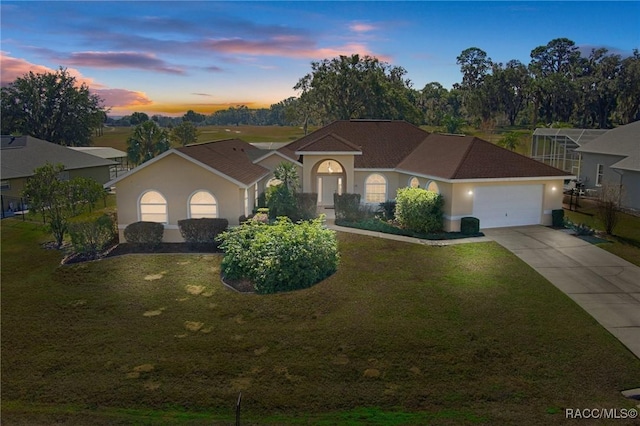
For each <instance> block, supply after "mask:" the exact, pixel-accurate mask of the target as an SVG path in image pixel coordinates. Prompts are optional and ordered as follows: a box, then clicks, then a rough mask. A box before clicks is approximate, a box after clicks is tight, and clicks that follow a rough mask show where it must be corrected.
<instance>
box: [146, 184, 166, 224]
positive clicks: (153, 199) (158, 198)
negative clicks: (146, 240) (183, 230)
mask: <svg viewBox="0 0 640 426" xmlns="http://www.w3.org/2000/svg"><path fill="white" fill-rule="evenodd" d="M140 220H141V221H143V222H158V223H168V222H169V220H168V217H167V200H166V199H165V198H164V197H163V196H162V194H161V193H159V192H158V191H147V192H145V193H144V194H142V197H140Z"/></svg>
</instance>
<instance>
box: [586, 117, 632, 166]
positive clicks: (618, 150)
mask: <svg viewBox="0 0 640 426" xmlns="http://www.w3.org/2000/svg"><path fill="white" fill-rule="evenodd" d="M576 151H578V152H584V153H591V154H607V155H617V156H622V157H625V158H623V159H622V160H620V161H619V162H618V163H616V164H613V165H612V166H611V167H613V168H616V169H625V170H633V171H640V121H636V122H634V123H630V124H627V125H624V126H620V127H616V128H615V129H612V130H609V131H608V132H607V133H605V134H603V135H601V136H599V137H598V138H596V139H594V140H592V141H591V142H589V143H588V144H587V145H584V146H582V147H580V148H578V149H576Z"/></svg>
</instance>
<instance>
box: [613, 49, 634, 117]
mask: <svg viewBox="0 0 640 426" xmlns="http://www.w3.org/2000/svg"><path fill="white" fill-rule="evenodd" d="M639 99H640V52H639V51H638V49H634V50H633V55H632V56H630V57H628V58H625V59H624V60H623V61H622V63H621V64H620V77H619V80H618V98H617V110H616V115H617V116H618V117H619V119H620V121H621V122H622V123H623V124H626V123H631V122H633V121H636V120H640V101H639Z"/></svg>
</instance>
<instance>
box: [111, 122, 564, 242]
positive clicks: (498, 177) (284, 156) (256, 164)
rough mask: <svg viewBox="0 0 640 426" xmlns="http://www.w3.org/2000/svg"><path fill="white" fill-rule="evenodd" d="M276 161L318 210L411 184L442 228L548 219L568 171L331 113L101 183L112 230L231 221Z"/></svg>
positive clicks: (472, 142) (160, 160)
mask: <svg viewBox="0 0 640 426" xmlns="http://www.w3.org/2000/svg"><path fill="white" fill-rule="evenodd" d="M283 161H288V162H291V163H293V164H294V165H296V168H297V171H298V175H299V177H300V181H301V185H302V190H303V191H304V192H313V193H317V194H318V204H319V206H320V207H322V208H327V207H329V208H330V207H332V205H333V194H334V193H359V194H361V197H362V202H363V203H367V204H370V205H372V206H377V205H378V203H380V202H383V201H386V200H389V199H393V198H395V194H396V191H397V189H399V188H403V187H407V186H414V187H415V186H418V187H421V188H426V189H429V190H432V191H436V192H438V193H440V194H442V195H443V197H444V200H445V206H444V209H445V215H444V227H445V229H446V230H448V231H457V230H459V229H460V219H461V218H462V217H465V216H474V217H477V218H479V219H480V226H481V227H482V228H490V227H502V226H516V225H529V224H545V225H550V224H551V212H552V210H554V209H561V208H562V186H563V182H564V180H565V179H569V178H572V177H573V176H571V175H570V174H569V173H567V172H564V171H562V170H559V169H556V168H555V167H552V166H549V165H546V164H543V163H540V162H538V161H535V160H532V159H530V158H528V157H525V156H523V155H520V154H517V153H514V152H511V151H509V150H506V149H504V148H501V147H498V146H496V145H494V144H492V143H490V142H486V141H484V140H481V139H478V138H475V137H472V136H458V135H441V134H432V133H428V132H425V131H424V130H422V129H420V128H419V127H416V126H414V125H412V124H409V123H407V122H404V121H388V120H345V121H336V122H334V123H331V124H329V125H328V126H325V127H323V128H321V129H318V130H316V131H315V132H313V133H310V134H309V135H307V136H305V137H303V138H301V139H298V140H296V141H294V142H291V143H289V144H287V145H285V146H284V147H281V148H279V149H277V150H265V149H259V148H257V147H255V146H253V145H250V144H248V143H246V142H244V141H241V140H238V139H229V140H224V141H218V142H209V143H204V144H200V145H188V146H185V147H181V148H175V149H171V150H169V151H166V152H165V153H163V154H161V155H159V156H158V157H156V158H154V159H153V160H151V161H148V162H146V163H143V164H142V165H141V166H139V167H137V168H135V169H133V170H131V171H129V172H128V173H126V174H124V175H122V176H120V177H118V178H117V179H114V180H112V181H111V182H108V183H107V184H106V185H105V186H115V187H116V196H117V204H118V226H119V229H120V232H121V237H122V231H123V230H124V228H125V227H126V226H127V225H128V224H130V223H133V222H136V221H139V220H153V221H158V222H162V223H164V224H165V241H167V242H170V241H182V238H181V236H180V233H179V230H178V225H177V223H178V220H180V219H185V218H191V217H221V218H226V219H227V220H229V223H230V224H231V225H235V224H238V223H239V217H240V216H241V215H247V214H248V213H250V212H251V211H252V209H253V207H254V206H255V205H256V201H257V198H258V195H259V194H260V193H261V192H263V191H264V190H265V189H266V188H267V187H268V186H269V185H270V183H271V180H272V179H273V170H274V169H275V167H276V166H277V165H278V164H280V163H281V162H283Z"/></svg>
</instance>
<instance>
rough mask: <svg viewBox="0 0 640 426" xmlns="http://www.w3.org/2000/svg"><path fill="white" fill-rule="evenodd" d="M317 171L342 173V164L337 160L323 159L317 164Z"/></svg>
mask: <svg viewBox="0 0 640 426" xmlns="http://www.w3.org/2000/svg"><path fill="white" fill-rule="evenodd" d="M318 173H328V174H331V173H342V166H341V165H340V163H338V162H337V161H333V160H325V161H323V162H322V163H320V165H319V166H318Z"/></svg>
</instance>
